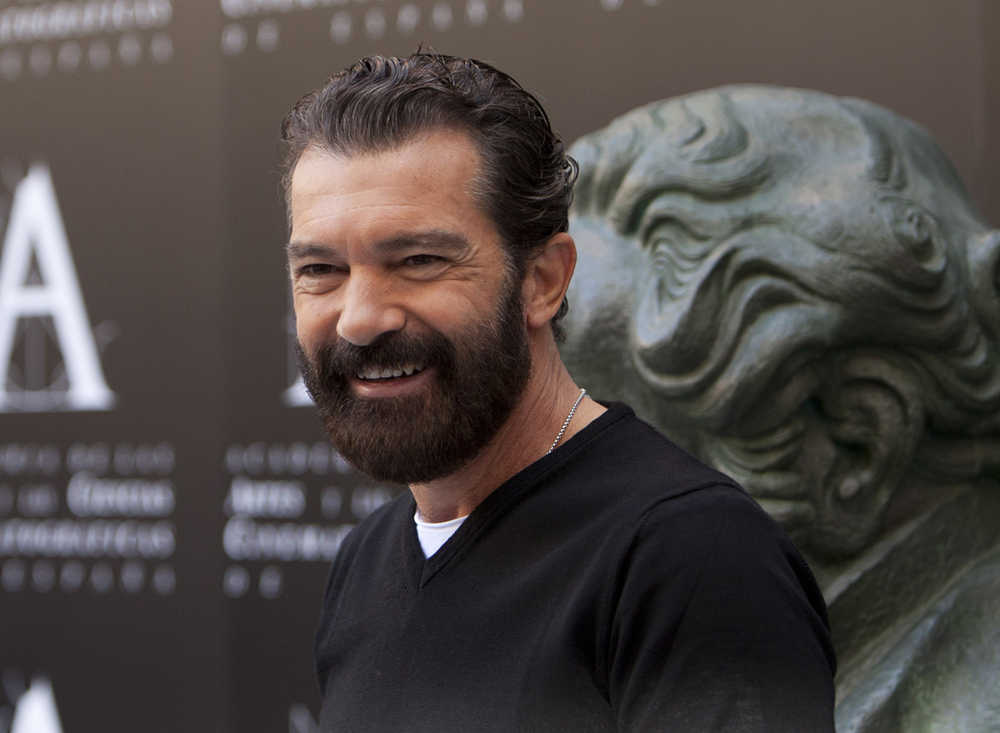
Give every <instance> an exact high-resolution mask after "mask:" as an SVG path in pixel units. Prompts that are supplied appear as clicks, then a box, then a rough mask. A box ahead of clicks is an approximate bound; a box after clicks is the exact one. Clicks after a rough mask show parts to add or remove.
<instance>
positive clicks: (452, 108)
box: [281, 52, 577, 338]
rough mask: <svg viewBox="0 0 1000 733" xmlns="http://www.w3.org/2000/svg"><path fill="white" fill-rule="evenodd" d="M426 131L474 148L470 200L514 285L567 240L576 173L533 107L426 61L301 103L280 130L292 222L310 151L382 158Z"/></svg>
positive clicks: (397, 62) (362, 75)
mask: <svg viewBox="0 0 1000 733" xmlns="http://www.w3.org/2000/svg"><path fill="white" fill-rule="evenodd" d="M433 129H456V130H461V131H463V132H466V133H467V134H468V135H469V136H470V137H471V138H472V140H473V141H474V142H475V143H476V145H477V147H478V149H479V152H480V155H481V156H482V165H481V171H480V174H479V176H478V180H477V181H476V182H475V184H474V185H475V190H474V191H473V194H474V195H475V196H476V197H477V199H478V200H479V203H480V205H481V206H482V207H483V210H484V211H485V212H486V214H487V215H488V216H489V217H490V218H491V219H492V221H493V223H494V224H495V225H496V227H497V231H498V232H499V234H500V237H501V239H502V240H503V242H504V245H505V247H506V254H507V260H508V262H509V264H510V265H511V267H512V268H513V270H514V271H515V272H516V274H517V275H518V278H519V279H520V278H521V277H523V275H524V272H525V266H526V264H527V262H528V260H529V259H530V258H531V256H532V255H533V254H535V253H536V252H538V250H539V248H540V247H541V245H543V244H544V243H545V242H546V241H547V240H548V239H549V238H550V237H552V236H553V235H555V234H557V233H559V232H565V231H567V230H568V228H569V206H570V203H571V202H572V198H573V183H574V181H575V180H576V174H577V166H576V162H575V161H574V160H573V159H572V158H570V157H569V156H568V155H566V151H565V148H564V146H563V142H562V140H560V139H559V137H558V136H557V135H556V134H555V133H554V132H553V131H552V126H551V124H550V122H549V118H548V115H547V114H546V113H545V110H544V109H543V108H542V105H541V104H540V103H539V101H538V100H537V99H536V98H535V97H534V96H533V95H532V94H531V93H530V92H528V91H526V90H525V89H523V88H522V87H521V85H520V84H518V83H517V82H516V81H515V80H514V79H512V78H511V77H510V76H508V75H507V74H505V73H503V72H502V71H500V70H498V69H495V68H494V67H492V66H490V65H489V64H486V63H484V62H482V61H476V60H474V59H463V58H456V57H454V56H445V55H442V54H436V53H425V52H417V53H415V54H413V55H412V56H409V57H407V58H396V57H384V56H369V57H366V58H363V59H361V60H360V61H358V62H357V63H355V64H354V65H352V66H350V67H348V68H347V69H345V70H344V71H341V72H340V73H338V74H335V75H333V76H332V77H331V78H330V79H329V81H328V82H327V83H326V85H325V86H323V87H322V88H321V89H317V90H315V91H313V92H310V93H309V94H307V95H305V96H304V97H302V99H300V100H299V101H298V102H297V103H296V104H295V106H294V107H293V108H292V110H291V112H289V113H288V116H287V117H285V120H284V122H283V123H282V125H281V136H282V140H283V141H284V143H285V145H286V150H285V156H284V161H283V165H282V188H283V190H284V195H285V203H286V208H287V210H288V212H289V215H290V214H291V206H290V200H289V191H290V188H291V177H292V173H293V171H294V170H295V166H296V164H297V163H298V161H299V158H300V157H301V155H302V153H303V152H304V151H305V150H306V149H307V148H310V147H317V148H319V149H325V150H329V151H330V152H332V153H336V154H338V155H345V156H351V155H358V154H364V153H372V152H375V153H377V152H384V151H388V150H392V149H394V148H398V147H400V146H401V145H403V144H405V143H406V142H408V141H410V140H412V139H413V138H414V137H415V136H416V135H419V134H420V133H424V132H428V131H430V130H433ZM565 312H566V303H565V301H564V302H563V304H562V306H561V307H560V309H559V312H558V313H557V314H556V316H555V317H554V318H553V320H552V326H553V331H554V332H555V333H556V336H557V338H558V337H560V336H561V331H560V328H559V326H558V324H557V323H556V321H558V320H559V319H560V318H562V316H563V315H564V314H565Z"/></svg>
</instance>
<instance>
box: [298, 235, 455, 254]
mask: <svg viewBox="0 0 1000 733" xmlns="http://www.w3.org/2000/svg"><path fill="white" fill-rule="evenodd" d="M470 246H471V245H470V244H469V240H468V239H466V238H465V237H464V236H463V235H461V234H458V233H457V232H449V231H446V230H443V229H430V230H427V231H419V232H403V233H401V234H394V235H393V236H391V237H387V238H385V239H381V240H379V241H377V242H375V244H374V245H373V249H374V250H375V251H376V252H377V253H378V254H380V255H386V254H392V253H394V252H397V251H399V250H403V249H413V248H419V247H427V248H430V249H433V250H434V251H435V252H451V253H453V254H460V253H462V252H465V251H466V250H468V249H469V247H470ZM285 254H286V255H287V256H288V258H289V259H292V260H298V259H305V258H308V257H319V258H326V259H329V258H336V257H338V256H339V253H338V251H337V249H336V248H335V247H330V246H329V245H325V244H318V243H315V242H297V241H292V242H289V243H288V244H286V245H285Z"/></svg>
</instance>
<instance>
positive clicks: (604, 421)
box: [402, 401, 634, 589]
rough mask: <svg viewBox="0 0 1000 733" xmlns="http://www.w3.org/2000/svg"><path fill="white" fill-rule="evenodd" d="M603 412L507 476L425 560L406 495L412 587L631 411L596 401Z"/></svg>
mask: <svg viewBox="0 0 1000 733" xmlns="http://www.w3.org/2000/svg"><path fill="white" fill-rule="evenodd" d="M599 404H601V405H603V406H604V407H606V408H607V410H606V411H605V412H604V413H603V414H601V415H599V416H598V417H597V418H595V419H594V420H593V421H592V422H590V423H589V424H588V425H586V426H585V427H584V428H583V429H582V430H581V431H580V432H578V433H576V434H575V435H574V436H573V437H572V438H570V439H569V440H567V441H566V442H565V443H562V444H561V445H559V446H558V447H557V448H556V449H555V450H554V451H552V452H551V453H548V454H546V455H544V456H542V457H541V458H539V459H538V460H537V461H535V462H534V463H531V464H529V465H527V466H525V467H524V468H523V469H521V470H520V471H519V472H517V473H516V474H514V475H513V476H511V477H510V478H509V479H507V480H506V481H505V482H504V483H502V484H501V485H500V486H498V487H497V488H496V489H494V490H493V491H492V492H491V493H490V494H489V495H488V496H487V497H486V498H485V499H483V501H482V502H481V503H480V504H479V506H477V507H476V508H475V509H474V510H473V511H472V513H470V514H469V515H468V517H467V518H466V520H465V521H464V522H463V523H462V526H461V527H459V528H458V530H456V532H455V533H454V534H453V535H452V536H451V537H450V538H449V539H448V540H447V541H446V542H445V543H444V544H443V545H441V547H440V548H439V549H438V551H437V552H435V553H434V554H433V555H432V556H431V557H425V556H424V553H423V550H422V549H421V547H420V540H419V539H418V537H417V528H416V524H415V523H414V522H413V515H414V513H415V512H416V510H417V503H416V501H415V500H414V499H413V496H412V495H411V496H410V500H409V502H408V504H407V507H408V509H407V511H406V512H405V516H406V518H407V520H408V521H406V522H404V523H403V542H402V547H403V554H404V556H405V558H404V562H405V564H406V566H407V568H408V570H409V575H410V577H411V578H413V579H414V582H415V583H416V587H417V588H418V589H419V588H422V587H423V586H425V585H426V584H427V583H429V582H430V581H431V579H432V578H433V577H434V576H435V575H437V574H438V573H439V572H440V571H441V570H443V569H444V568H445V567H446V566H448V565H449V564H450V563H452V562H453V561H455V560H456V559H458V558H460V557H461V556H462V555H463V554H465V552H466V551H467V549H468V548H469V547H470V546H472V545H473V544H474V543H475V541H476V539H477V538H478V537H479V536H480V535H481V534H482V533H483V532H484V531H486V530H487V529H488V528H489V526H490V525H491V524H492V523H493V522H494V520H495V519H497V518H498V517H500V516H502V515H503V514H504V513H506V512H507V511H508V510H509V508H510V507H511V506H512V505H513V504H514V503H516V502H517V500H518V499H519V498H520V497H521V496H523V495H524V493H526V492H527V491H530V490H531V489H533V488H534V487H535V486H537V485H538V484H539V483H540V482H541V481H542V480H543V479H545V478H546V477H548V476H549V475H550V474H551V473H553V472H554V471H557V470H558V469H560V468H562V467H563V466H564V465H566V464H567V463H569V462H570V461H572V460H573V458H574V457H575V456H576V455H577V454H578V453H579V452H580V451H581V450H583V449H584V448H585V447H586V446H587V445H589V444H590V443H592V442H593V441H594V440H596V439H597V438H598V437H599V436H600V435H601V434H603V433H604V432H605V431H606V430H607V429H609V428H610V427H611V426H612V425H614V424H615V423H617V422H619V421H620V420H622V419H623V418H626V417H630V416H632V415H634V412H633V411H632V409H631V408H630V407H629V406H628V405H625V404H622V403H620V402H600V401H599Z"/></svg>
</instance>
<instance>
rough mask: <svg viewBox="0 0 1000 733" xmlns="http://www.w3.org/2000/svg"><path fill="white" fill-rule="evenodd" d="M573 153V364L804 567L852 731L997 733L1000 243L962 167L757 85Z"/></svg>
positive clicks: (656, 110)
mask: <svg viewBox="0 0 1000 733" xmlns="http://www.w3.org/2000/svg"><path fill="white" fill-rule="evenodd" d="M572 152H573V154H574V156H575V157H577V159H578V160H579V161H580V167H581V174H580V181H579V182H578V184H577V186H576V200H575V202H574V206H573V216H572V218H571V226H572V228H573V231H574V234H575V238H576V241H577V243H578V244H579V245H580V247H581V250H582V254H581V263H582V264H583V267H582V268H581V270H582V272H578V273H577V277H575V278H574V280H573V286H572V287H571V289H570V293H569V295H570V303H571V311H570V314H571V316H570V318H569V319H568V321H569V322H568V323H567V324H566V331H567V336H568V338H567V340H566V343H565V345H564V348H563V356H564V358H565V359H566V360H567V364H569V366H570V368H571V370H572V371H573V373H574V375H576V376H577V378H581V379H585V380H586V382H585V383H586V384H588V385H589V386H592V387H593V388H594V389H595V390H597V389H600V390H601V391H602V393H603V394H610V395H613V396H614V397H616V398H618V399H626V400H629V401H632V402H634V403H635V404H637V405H639V406H641V407H642V412H643V414H644V416H646V417H647V418H648V419H649V420H650V421H651V422H653V424H655V425H656V426H657V427H659V428H660V429H661V430H663V431H664V432H666V433H667V434H668V435H670V437H671V438H673V439H676V440H678V441H682V442H683V444H684V445H685V446H686V447H688V448H689V449H690V450H691V451H692V452H694V453H695V454H696V455H698V456H699V457H702V458H703V459H704V460H705V461H706V462H707V463H709V464H710V465H712V466H713V467H715V468H718V469H719V470H722V471H725V472H726V473H728V474H730V475H733V476H735V477H737V478H738V479H739V480H740V481H741V483H742V484H743V485H744V486H746V488H747V489H748V490H749V491H750V493H751V494H753V495H754V496H755V498H757V499H758V500H759V501H760V502H761V504H762V505H763V506H764V507H765V508H766V509H767V510H768V511H769V512H770V513H771V514H772V515H773V516H774V517H775V518H776V519H778V520H779V521H780V522H781V523H782V525H783V526H784V528H785V529H786V531H788V533H789V534H790V535H791V536H792V538H793V539H794V540H795V542H796V544H797V545H798V546H799V547H801V548H802V550H803V552H804V553H805V554H806V557H807V558H808V559H809V562H810V564H811V565H812V567H813V568H814V569H815V570H816V572H817V576H818V578H819V579H820V586H821V588H822V589H823V591H824V595H825V597H826V600H827V602H828V603H829V604H830V606H829V608H830V618H831V625H832V627H833V632H834V633H833V638H834V644H835V648H836V651H837V656H838V659H839V662H840V672H839V676H838V679H837V692H838V704H837V711H836V722H837V730H838V731H840V732H841V733H848V732H851V731H853V732H857V733H861V732H862V731H863V732H864V733H875V732H876V731H879V732H881V731H911V730H970V731H979V730H996V729H1000V712H998V708H997V705H996V702H995V701H996V694H995V686H996V682H995V681H996V679H997V675H998V673H1000V658H998V656H997V651H996V650H997V649H998V648H1000V625H998V624H997V622H996V619H997V609H998V608H1000V541H998V537H1000V491H998V486H997V478H1000V417H998V416H1000V331H998V329H997V324H1000V295H998V282H1000V281H998V279H997V273H998V263H1000V232H998V231H996V230H995V229H991V228H990V227H989V226H988V225H987V224H986V223H985V222H984V221H983V220H982V218H981V217H980V216H979V215H978V214H977V213H976V212H975V210H974V207H973V206H972V204H971V203H970V202H969V199H968V196H967V195H966V193H965V190H964V187H963V186H962V183H961V181H960V180H959V178H958V176H957V175H956V173H955V171H954V169H953V168H952V166H951V164H950V163H949V162H948V160H947V158H946V157H945V156H944V154H943V153H942V152H941V150H940V149H939V148H938V146H937V145H936V144H935V143H934V141H933V140H932V139H931V137H930V136H929V135H928V134H927V132H926V131H925V130H923V129H922V128H919V127H918V126H917V125H915V124H913V123H912V122H910V121H909V120H905V119H903V118H901V117H899V116H898V115H895V114H893V113H892V112H890V111H889V110H886V109H882V108H880V107H878V106H876V105H873V104H870V103H867V102H864V101H862V100H857V99H841V98H837V97H831V96H829V95H826V94H821V93H818V92H811V91H806V90H799V89H780V88H771V87H759V86H735V87H725V88H721V89H713V90H708V91H703V92H697V93H694V94H691V95H687V96H685V97H680V98H676V99H670V100H665V101H662V102H657V103H654V104H651V105H648V106H645V107H642V108H640V109H636V110H633V111H631V112H629V113H628V114H626V115H623V116H622V117H621V118H619V119H618V120H616V121H614V122H613V123H612V124H611V125H610V126H608V128H606V129H605V130H602V131H599V132H596V133H593V134H591V135H588V136H586V137H585V138H583V139H582V140H580V141H578V142H577V144H576V145H575V146H574V148H573V150H572ZM581 274H582V275H584V277H582V278H581V277H580V275H581ZM608 324H614V326H613V327H611V328H609V325H608Z"/></svg>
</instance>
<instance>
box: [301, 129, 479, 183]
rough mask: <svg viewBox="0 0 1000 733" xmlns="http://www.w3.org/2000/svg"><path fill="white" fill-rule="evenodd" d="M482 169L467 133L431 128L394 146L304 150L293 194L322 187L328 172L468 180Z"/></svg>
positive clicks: (319, 146) (316, 146) (320, 146)
mask: <svg viewBox="0 0 1000 733" xmlns="http://www.w3.org/2000/svg"><path fill="white" fill-rule="evenodd" d="M480 166H481V160H480V152H479V148H478V146H477V145H476V143H475V141H474V140H473V139H472V137H471V135H469V134H468V133H466V132H464V131H462V130H457V129H452V128H432V129H430V130H425V131H422V132H418V133H415V134H413V135H411V136H409V137H407V138H405V139H404V140H402V141H401V142H399V143H396V144H391V145H389V144H380V145H373V146H367V147H358V148H357V149H348V150H335V149H331V148H330V147H329V146H327V145H324V144H322V143H319V142H317V143H313V144H311V145H309V146H308V147H306V149H305V150H304V151H303V152H302V155H301V156H300V157H299V159H298V161H297V162H296V164H295V167H294V169H293V171H292V178H291V183H292V191H293V193H294V192H295V190H296V187H297V186H298V187H299V188H302V187H304V186H308V185H309V184H313V185H315V184H316V183H321V182H322V181H323V180H324V179H325V178H327V177H329V176H330V174H331V171H332V170H334V169H336V170H337V171H343V172H349V173H352V174H354V175H363V174H364V173H365V172H372V173H377V172H381V171H392V170H394V169H395V170H396V171H398V172H401V173H402V172H406V171H409V172H410V173H411V174H412V173H418V174H420V173H423V174H425V175H428V176H429V175H432V174H440V173H441V172H442V171H445V170H454V172H455V174H456V175H458V176H464V177H471V176H473V175H475V174H476V173H478V171H479V169H480Z"/></svg>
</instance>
